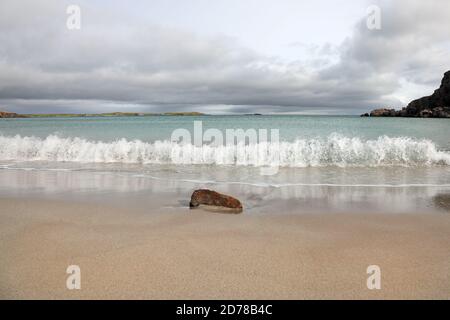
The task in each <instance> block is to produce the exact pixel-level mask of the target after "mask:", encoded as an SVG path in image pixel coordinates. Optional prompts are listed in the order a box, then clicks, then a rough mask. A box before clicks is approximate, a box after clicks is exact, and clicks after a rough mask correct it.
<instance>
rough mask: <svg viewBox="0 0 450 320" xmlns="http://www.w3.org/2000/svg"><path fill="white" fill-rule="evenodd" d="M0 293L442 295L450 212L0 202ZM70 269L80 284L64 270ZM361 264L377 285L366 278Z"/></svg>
mask: <svg viewBox="0 0 450 320" xmlns="http://www.w3.org/2000/svg"><path fill="white" fill-rule="evenodd" d="M0 207H1V208H2V209H1V210H0V261H1V263H0V298H1V299H61V298H64V299H66V298H68V299H91V298H92V299H231V298H232V299H327V298H329V299H355V298H357V299H381V298H383V299H385V298H386V299H416V298H418V299H449V298H450V277H449V275H450V251H449V250H448V244H449V243H450V215H449V214H448V213H441V214H407V215H405V214H389V213H386V214H372V215H371V214H357V213H352V214H317V213H315V214H297V215H282V216H277V215H270V214H261V215H246V214H245V213H244V214H241V215H225V214H217V213H211V212H206V211H204V210H201V209H200V210H189V209H187V208H178V209H175V208H174V209H172V210H169V211H167V210H165V211H161V212H158V210H157V209H156V210H152V209H151V208H149V209H143V208H135V209H133V208H128V209H127V210H125V209H124V208H123V207H117V206H114V207H113V206H107V205H104V204H95V203H82V202H74V201H62V200H48V199H24V198H17V197H2V198H1V199H0ZM68 265H78V266H80V268H81V290H68V289H67V288H66V279H67V277H68V275H67V274H66V268H67V266H68ZM369 265H378V266H380V268H381V285H382V287H381V289H380V290H369V289H368V288H367V286H366V280H367V277H368V274H367V273H366V268H367V267H368V266H369Z"/></svg>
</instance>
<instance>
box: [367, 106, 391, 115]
mask: <svg viewBox="0 0 450 320" xmlns="http://www.w3.org/2000/svg"><path fill="white" fill-rule="evenodd" d="M370 116H371V117H394V116H395V109H387V108H383V109H375V110H372V111H371V112H370Z"/></svg>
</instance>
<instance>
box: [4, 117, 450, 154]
mask: <svg viewBox="0 0 450 320" xmlns="http://www.w3.org/2000/svg"><path fill="white" fill-rule="evenodd" d="M194 121H202V123H203V127H204V130H207V129H208V128H217V129H219V130H222V131H223V132H225V130H226V129H238V128H242V129H249V128H254V129H279V131H280V138H281V140H282V141H294V140H295V139H312V138H317V137H321V138H326V137H328V136H329V135H331V134H333V133H338V134H341V135H343V136H346V137H359V138H361V139H363V140H366V139H376V138H378V137H380V136H383V135H386V136H389V137H411V138H415V139H429V140H431V141H433V142H434V143H435V144H436V145H437V147H438V148H439V149H443V150H450V121H448V120H447V119H415V118H361V117H355V116H296V115H289V116H199V117H192V116H150V117H110V118H105V117H98V118H58V119H55V118H43V119H37V118H36V119H1V120H0V135H2V136H14V135H21V136H22V137H24V136H35V137H40V138H45V137H47V136H49V135H51V134H55V135H58V136H60V137H79V138H83V139H87V140H94V141H105V142H110V141H114V140H116V139H120V138H125V139H127V140H135V139H138V140H141V141H144V142H154V141H156V140H170V136H171V133H172V132H173V130H175V129H177V128H186V129H188V130H190V131H192V130H193V122H194Z"/></svg>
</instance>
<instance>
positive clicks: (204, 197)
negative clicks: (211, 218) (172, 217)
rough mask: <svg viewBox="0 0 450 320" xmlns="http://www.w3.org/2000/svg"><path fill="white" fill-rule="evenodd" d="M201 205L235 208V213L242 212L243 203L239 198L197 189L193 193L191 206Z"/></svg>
mask: <svg viewBox="0 0 450 320" xmlns="http://www.w3.org/2000/svg"><path fill="white" fill-rule="evenodd" d="M199 205H207V206H214V207H222V208H228V209H233V212H235V213H239V212H242V204H241V202H240V201H239V200H238V199H236V198H233V197H231V196H227V195H225V194H221V193H218V192H216V191H213V190H207V189H199V190H195V191H194V193H193V194H192V196H191V202H190V203H189V206H190V207H191V208H195V207H198V206H199Z"/></svg>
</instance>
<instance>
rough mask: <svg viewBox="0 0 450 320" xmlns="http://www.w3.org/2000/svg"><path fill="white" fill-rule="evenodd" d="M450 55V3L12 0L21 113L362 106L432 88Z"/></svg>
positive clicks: (0, 40)
mask: <svg viewBox="0 0 450 320" xmlns="http://www.w3.org/2000/svg"><path fill="white" fill-rule="evenodd" d="M69 5H76V6H78V7H79V8H80V28H79V29H70V28H68V27H67V21H68V19H69V20H70V19H72V18H73V16H72V15H71V13H69V14H68V13H67V7H68V6H69ZM373 6H376V8H379V9H380V15H379V17H380V20H379V22H380V24H379V26H380V28H375V29H374V28H368V26H367V20H368V19H369V21H372V22H373V20H370V19H372V18H373V17H374V11H373V10H372V9H371V8H373ZM368 8H369V9H368ZM368 10H369V11H368ZM70 21H73V20H70ZM449 58H450V1H448V0H431V1H420V0H396V1H383V0H371V1H364V0H314V1H301V0H279V1H274V0H271V1H269V0H258V1H257V0H189V1H184V0H151V1H144V0H135V1H118V0H113V1H106V0H105V1H100V0H90V1H87V0H86V1H81V0H71V1H65V0H28V1H23V0H2V1H1V2H0V110H7V111H11V112H19V113H57V112H58V113H59V112H63V113H64V112H66V113H71V112H74V113H86V112H87V113H96V112H114V111H139V112H170V111H198V112H205V113H210V114H235V113H264V114H290V113H296V114H330V115H334V114H360V113H364V112H367V111H369V110H371V109H374V108H379V107H393V108H397V109H399V108H401V107H404V106H406V105H407V104H408V102H410V101H411V100H413V99H416V98H419V97H421V96H424V95H429V94H431V93H432V92H433V90H435V89H436V88H437V87H438V86H439V84H440V81H441V79H442V75H443V74H444V72H445V71H447V70H450V59H449Z"/></svg>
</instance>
